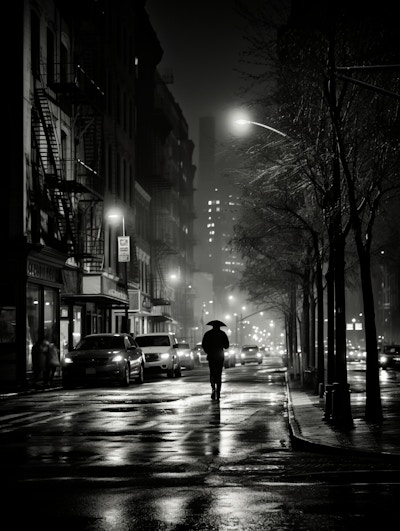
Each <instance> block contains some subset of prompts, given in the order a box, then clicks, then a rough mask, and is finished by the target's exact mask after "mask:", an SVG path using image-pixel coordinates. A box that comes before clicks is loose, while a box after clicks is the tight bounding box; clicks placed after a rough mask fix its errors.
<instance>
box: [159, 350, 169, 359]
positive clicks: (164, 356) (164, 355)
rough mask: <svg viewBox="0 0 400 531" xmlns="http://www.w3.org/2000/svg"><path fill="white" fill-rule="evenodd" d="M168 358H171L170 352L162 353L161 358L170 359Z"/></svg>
mask: <svg viewBox="0 0 400 531" xmlns="http://www.w3.org/2000/svg"><path fill="white" fill-rule="evenodd" d="M168 358H169V352H163V353H162V354H161V359H162V360H166V359H168Z"/></svg>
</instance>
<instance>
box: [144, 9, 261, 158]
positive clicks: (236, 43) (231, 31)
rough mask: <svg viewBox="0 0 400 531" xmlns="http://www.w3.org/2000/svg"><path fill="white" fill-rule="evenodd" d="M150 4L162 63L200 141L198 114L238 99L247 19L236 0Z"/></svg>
mask: <svg viewBox="0 0 400 531" xmlns="http://www.w3.org/2000/svg"><path fill="white" fill-rule="evenodd" d="M253 1H255V0H253ZM247 4H249V2H247ZM146 10H147V12H148V13H149V16H150V21H151V24H152V26H153V28H154V30H155V32H156V34H157V36H158V39H159V41H160V44H161V47H162V48H163V49H164V56H163V59H162V61H161V63H160V65H159V69H160V71H161V72H162V71H163V69H165V68H168V69H171V70H172V72H173V75H174V83H173V85H170V86H169V88H170V90H171V92H172V93H173V95H174V97H175V99H176V101H177V103H178V104H179V105H180V107H181V109H182V111H183V114H184V116H185V118H186V120H187V122H188V125H189V138H191V139H192V140H193V141H194V142H195V144H196V146H197V144H198V122H199V118H200V117H201V116H207V115H217V114H219V113H225V112H227V111H229V110H230V109H233V108H234V107H235V105H237V104H238V102H240V99H239V98H238V90H239V89H240V88H241V87H243V83H242V81H241V79H240V75H239V74H238V73H237V72H235V69H241V68H243V63H242V62H241V60H240V59H241V52H242V51H243V50H244V49H245V46H246V45H245V41H244V39H243V36H244V34H245V21H244V20H243V19H242V18H241V17H240V16H239V15H238V14H237V13H236V11H235V0H147V1H146ZM194 162H195V163H197V151H196V150H195V154H194Z"/></svg>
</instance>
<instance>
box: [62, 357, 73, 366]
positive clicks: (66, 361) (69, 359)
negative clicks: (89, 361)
mask: <svg viewBox="0 0 400 531" xmlns="http://www.w3.org/2000/svg"><path fill="white" fill-rule="evenodd" d="M64 363H65V364H66V365H68V364H69V363H74V360H73V359H72V358H70V357H69V356H65V358H64Z"/></svg>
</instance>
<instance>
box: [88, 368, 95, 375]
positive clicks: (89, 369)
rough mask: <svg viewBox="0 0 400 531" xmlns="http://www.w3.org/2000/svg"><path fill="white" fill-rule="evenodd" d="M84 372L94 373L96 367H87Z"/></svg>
mask: <svg viewBox="0 0 400 531" xmlns="http://www.w3.org/2000/svg"><path fill="white" fill-rule="evenodd" d="M86 374H96V369H95V368H94V367H88V368H87V369H86Z"/></svg>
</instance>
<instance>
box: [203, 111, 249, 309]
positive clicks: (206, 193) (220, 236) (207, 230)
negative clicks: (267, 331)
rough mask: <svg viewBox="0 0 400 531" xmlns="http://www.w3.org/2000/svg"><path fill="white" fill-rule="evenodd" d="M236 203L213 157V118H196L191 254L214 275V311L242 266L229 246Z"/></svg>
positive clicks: (234, 191) (234, 192)
mask: <svg viewBox="0 0 400 531" xmlns="http://www.w3.org/2000/svg"><path fill="white" fill-rule="evenodd" d="M224 163H226V161H225V162H224ZM238 204H239V201H238V198H237V189H236V186H235V185H234V183H233V182H231V181H230V180H227V179H226V178H224V176H223V169H221V168H220V167H219V165H218V164H217V161H216V139H215V118H214V117H213V116H206V117H203V118H201V119H200V122H199V167H198V173H197V183H196V192H195V208H196V216H197V218H196V221H195V237H196V246H195V253H194V255H195V264H196V266H197V267H196V268H197V270H198V271H200V272H204V273H211V274H212V275H213V288H214V294H215V311H216V312H218V311H220V312H222V311H224V308H225V305H224V301H225V299H227V294H228V292H229V290H231V289H233V288H232V286H233V285H234V283H235V282H236V281H237V280H238V274H239V271H240V269H241V264H240V260H238V258H237V257H236V255H235V254H234V253H232V252H231V249H230V246H229V240H230V238H231V237H232V234H233V225H234V223H235V222H236V219H237V209H238Z"/></svg>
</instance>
